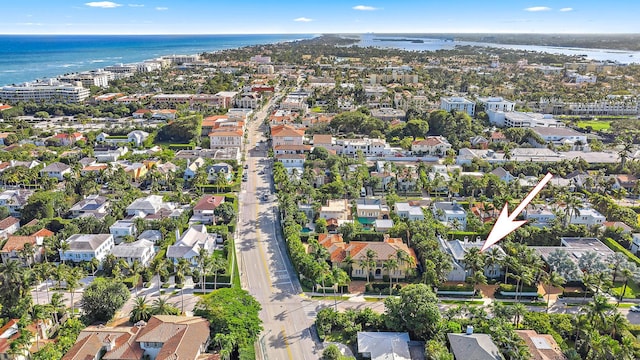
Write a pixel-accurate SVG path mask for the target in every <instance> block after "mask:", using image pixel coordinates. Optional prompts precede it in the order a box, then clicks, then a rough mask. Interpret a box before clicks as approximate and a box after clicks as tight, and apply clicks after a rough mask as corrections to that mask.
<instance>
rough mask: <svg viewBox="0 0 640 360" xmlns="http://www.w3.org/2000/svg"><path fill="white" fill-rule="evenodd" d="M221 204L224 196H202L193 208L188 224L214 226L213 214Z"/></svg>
mask: <svg viewBox="0 0 640 360" xmlns="http://www.w3.org/2000/svg"><path fill="white" fill-rule="evenodd" d="M222 203H224V196H216V195H204V196H203V197H202V198H200V200H198V202H197V203H196V205H195V206H194V207H193V216H192V217H191V219H189V222H194V223H195V222H201V223H203V224H215V215H214V212H215V210H216V208H217V207H218V206H220V204H222Z"/></svg>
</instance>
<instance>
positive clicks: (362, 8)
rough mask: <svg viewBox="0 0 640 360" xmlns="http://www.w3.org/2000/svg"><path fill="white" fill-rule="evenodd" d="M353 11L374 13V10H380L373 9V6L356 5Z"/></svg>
mask: <svg viewBox="0 0 640 360" xmlns="http://www.w3.org/2000/svg"><path fill="white" fill-rule="evenodd" d="M352 9H353V10H360V11H374V10H378V8H376V7H373V6H368V5H356V6H354V7H353V8H352Z"/></svg>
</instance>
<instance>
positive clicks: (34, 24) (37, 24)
mask: <svg viewBox="0 0 640 360" xmlns="http://www.w3.org/2000/svg"><path fill="white" fill-rule="evenodd" d="M17 25H20V26H42V25H43V24H42V23H32V22H25V23H18V24H17Z"/></svg>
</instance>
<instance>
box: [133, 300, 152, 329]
mask: <svg viewBox="0 0 640 360" xmlns="http://www.w3.org/2000/svg"><path fill="white" fill-rule="evenodd" d="M152 310H153V309H152V308H151V307H150V306H149V303H148V302H147V297H146V296H145V297H140V296H138V297H136V298H135V299H134V300H133V309H131V312H130V313H129V321H130V322H132V323H134V324H135V323H137V322H138V321H149V319H150V318H151V315H153V311H152Z"/></svg>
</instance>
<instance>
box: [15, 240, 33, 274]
mask: <svg viewBox="0 0 640 360" xmlns="http://www.w3.org/2000/svg"><path fill="white" fill-rule="evenodd" d="M19 253H20V258H22V260H23V261H24V263H25V264H26V265H27V266H29V269H31V264H33V256H34V255H35V253H36V249H35V248H34V247H33V244H31V243H24V245H23V247H22V249H21V250H20V251H19Z"/></svg>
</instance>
